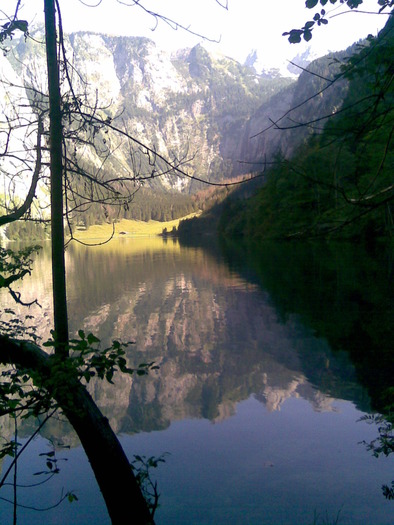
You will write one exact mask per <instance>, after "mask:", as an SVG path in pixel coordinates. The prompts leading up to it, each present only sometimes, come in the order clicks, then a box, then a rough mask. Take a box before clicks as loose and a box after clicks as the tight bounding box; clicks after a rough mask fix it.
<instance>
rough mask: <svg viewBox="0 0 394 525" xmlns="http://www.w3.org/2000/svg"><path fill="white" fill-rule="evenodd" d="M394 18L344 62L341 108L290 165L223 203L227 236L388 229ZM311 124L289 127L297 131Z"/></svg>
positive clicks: (370, 233)
mask: <svg viewBox="0 0 394 525" xmlns="http://www.w3.org/2000/svg"><path fill="white" fill-rule="evenodd" d="M393 30H394V21H393V19H392V18H390V20H389V22H388V24H387V25H386V27H385V29H384V30H383V31H382V32H381V34H380V35H379V37H378V38H377V39H373V38H372V37H370V38H369V39H368V40H367V42H366V43H365V44H363V45H360V46H359V49H358V52H357V53H356V54H353V55H351V56H350V57H349V58H347V59H346V60H344V61H343V62H342V63H341V64H340V66H341V69H340V72H339V73H338V75H337V76H336V80H334V82H340V81H342V80H343V79H347V80H348V82H349V87H348V91H347V95H346V96H345V99H344V101H343V104H342V106H341V107H339V108H338V109H337V110H336V111H335V112H334V113H333V114H332V115H327V118H326V119H324V120H323V119H322V123H323V122H324V121H326V125H325V126H324V130H323V132H322V133H320V134H314V135H313V136H312V138H311V139H309V140H308V141H307V142H306V143H305V144H304V145H303V146H302V147H301V148H300V149H299V150H298V151H297V152H296V153H295V155H294V156H293V158H292V159H291V161H288V160H285V159H283V158H280V157H279V158H277V159H276V160H277V162H276V164H275V167H274V168H273V169H271V170H270V173H269V175H268V182H267V184H266V185H265V187H264V188H262V189H261V190H260V191H259V192H258V194H257V195H256V196H255V197H254V198H253V199H251V200H250V201H249V202H248V203H247V204H245V203H240V202H234V201H233V202H230V203H229V205H228V207H227V209H226V213H225V214H224V216H223V220H222V230H223V231H224V232H225V233H226V234H235V233H236V234H246V235H249V236H253V237H256V238H268V237H271V238H273V237H286V238H294V237H305V236H307V237H314V236H330V235H341V236H346V237H363V238H366V239H367V240H370V239H372V238H376V237H378V236H382V235H385V234H387V233H389V234H392V231H393V212H394V209H393V200H394V184H393V167H394V150H393V133H394V103H393V102H394V90H393V56H394V31H393ZM309 124H311V121H310V122H307V123H301V124H298V123H294V125H293V127H294V128H295V129H296V130H297V129H300V130H301V131H302V130H303V129H304V128H305V126H308V125H309Z"/></svg>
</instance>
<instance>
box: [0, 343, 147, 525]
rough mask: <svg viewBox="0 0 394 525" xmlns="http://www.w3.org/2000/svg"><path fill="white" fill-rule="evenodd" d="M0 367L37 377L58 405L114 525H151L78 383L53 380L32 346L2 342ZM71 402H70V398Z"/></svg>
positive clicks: (122, 457)
mask: <svg viewBox="0 0 394 525" xmlns="http://www.w3.org/2000/svg"><path fill="white" fill-rule="evenodd" d="M0 362H2V363H4V364H13V365H15V366H17V367H18V368H19V369H20V370H25V371H26V372H27V373H29V370H34V371H35V374H34V375H35V377H37V373H38V374H39V378H40V384H39V385H37V386H39V387H40V388H45V389H46V390H48V392H49V394H50V395H51V396H53V399H55V401H56V402H57V403H58V405H59V406H60V408H61V409H62V410H63V412H64V414H65V415H66V416H67V419H68V420H69V421H70V423H71V425H72V426H73V428H74V430H75V431H76V433H77V434H78V437H79V439H80V440H81V444H82V446H83V448H84V450H85V452H86V455H87V457H88V459H89V462H90V464H91V467H92V469H93V472H94V475H95V476H96V480H97V483H98V485H99V487H100V490H101V493H102V495H103V497H104V500H105V503H106V506H107V509H108V513H109V515H110V518H111V521H112V524H113V525H153V524H154V522H153V519H152V517H151V515H150V512H149V509H148V506H147V504H146V501H145V499H144V497H143V495H142V493H141V490H140V487H139V486H138V484H137V481H136V479H135V476H134V474H133V471H132V469H131V466H130V464H129V461H128V459H127V456H126V454H125V453H124V451H123V449H122V446H121V444H120V443H119V440H118V438H117V437H116V435H115V433H114V432H113V430H112V428H111V426H110V424H109V422H108V419H107V418H106V417H104V416H103V415H102V414H101V412H100V410H99V408H98V407H97V405H96V404H95V402H94V401H93V399H92V398H91V396H90V394H89V393H88V391H87V390H86V388H85V387H84V386H83V385H82V384H81V383H80V382H79V380H78V378H77V377H72V376H71V377H70V375H69V374H67V379H66V380H65V381H64V383H63V384H59V377H58V376H56V381H54V380H53V376H52V368H51V357H50V356H49V355H48V354H46V353H45V352H44V351H43V350H41V349H40V348H39V347H37V346H36V345H34V344H32V343H26V342H20V341H14V340H11V339H8V338H6V337H4V336H0ZM70 396H71V397H70Z"/></svg>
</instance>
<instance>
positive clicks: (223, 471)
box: [0, 238, 394, 525]
mask: <svg viewBox="0 0 394 525" xmlns="http://www.w3.org/2000/svg"><path fill="white" fill-rule="evenodd" d="M66 262H67V273H68V299H69V317H70V330H71V331H72V332H73V333H75V332H76V331H77V330H78V329H80V328H83V329H84V330H85V331H86V332H92V333H94V334H95V335H96V336H97V337H99V338H100V339H101V341H102V344H103V345H107V344H108V343H109V342H110V341H111V340H113V339H120V340H122V341H132V342H133V344H132V345H130V346H129V348H128V351H127V358H128V362H129V364H130V365H138V364H139V363H141V362H151V361H154V362H155V363H156V364H157V365H159V367H160V368H159V370H158V371H153V372H151V373H150V374H149V376H147V377H134V376H133V377H132V378H130V377H128V376H127V377H126V376H118V377H116V378H115V381H114V383H115V384H114V385H110V384H108V383H104V382H100V381H99V382H94V383H93V384H92V385H90V391H91V393H92V394H93V396H94V398H95V400H96V402H97V404H98V405H99V406H100V408H101V409H102V410H103V412H104V413H105V415H106V416H107V417H108V418H109V420H110V423H111V425H112V427H113V428H114V429H115V430H116V432H117V433H118V434H119V436H120V438H121V442H122V444H123V446H124V448H125V450H126V452H127V454H128V455H129V457H130V458H131V459H132V458H133V456H134V455H135V454H139V455H145V456H146V457H150V456H156V457H157V456H160V455H162V454H165V457H164V459H165V462H164V463H161V464H160V465H159V467H158V469H157V470H155V471H154V472H153V474H154V478H155V479H156V480H157V483H158V488H159V492H160V494H161V497H160V507H159V509H158V511H157V513H156V523H157V524H158V525H176V524H179V525H181V524H201V525H202V524H215V525H217V524H226V525H231V524H234V525H235V524H242V525H244V524H248V525H260V524H272V525H280V524H286V525H287V524H288V525H296V524H297V525H298V524H313V523H316V524H318V523H321V524H330V523H336V522H337V521H336V519H337V518H338V523H341V524H354V525H356V524H360V525H365V524H378V525H386V524H387V525H389V524H392V523H393V516H394V502H393V501H388V500H386V499H385V498H384V496H383V495H382V489H381V487H382V485H383V484H388V485H389V484H390V483H391V480H392V479H394V461H393V459H394V458H393V456H389V457H379V458H375V457H373V456H372V454H371V452H369V451H367V450H366V447H365V444H363V443H362V442H364V441H365V442H370V441H372V440H373V439H375V438H376V437H377V435H378V430H377V427H376V425H374V424H368V422H366V421H360V418H362V417H363V416H364V415H365V414H368V413H370V412H372V411H373V410H376V409H379V407H380V405H379V403H380V397H379V395H380V391H381V389H382V388H383V386H387V385H390V384H391V386H392V377H393V375H392V372H393V369H392V348H391V345H392V341H393V337H392V336H393V333H392V331H393V329H392V322H390V319H391V321H392V319H393V315H392V314H393V303H392V297H393V296H392V273H391V268H392V267H391V263H390V260H389V259H388V258H387V256H386V255H385V254H384V253H379V254H378V255H376V254H375V255H373V256H372V257H368V256H367V255H366V254H364V253H363V252H361V251H360V249H356V248H355V247H349V246H347V245H341V246H339V247H338V246H334V247H328V246H319V247H315V246H299V245H298V246H296V247H295V246H293V245H285V246H284V245H278V244H268V245H265V246H263V247H259V248H258V249H257V248H256V249H255V248H253V247H252V248H250V247H249V248H248V247H239V246H225V247H223V248H222V249H221V250H219V249H218V248H212V249H204V248H201V247H192V246H190V247H185V246H181V245H180V244H179V243H178V242H177V241H173V240H168V241H165V240H163V239H161V238H145V239H119V240H113V241H111V242H110V243H109V244H107V245H104V246H99V247H91V248H86V247H83V246H79V245H71V246H70V247H69V248H68V249H67V251H66ZM49 276H50V259H49V250H48V247H47V246H45V247H44V249H43V251H42V253H41V254H40V255H39V257H38V258H37V260H36V261H35V267H34V271H33V273H32V275H31V277H27V278H25V279H24V281H23V283H22V284H21V286H20V288H19V290H20V291H21V292H22V293H23V297H24V298H25V300H29V299H33V298H35V297H37V298H38V301H39V303H40V304H41V307H42V308H41V309H38V308H36V307H33V308H32V309H31V311H30V312H29V313H32V314H33V315H34V316H35V320H33V321H32V323H35V324H36V325H37V333H38V334H39V335H40V336H41V337H43V338H45V337H47V336H48V333H49V329H50V327H51V299H50V286H51V283H50V277H49ZM2 301H3V305H7V304H11V303H9V298H8V297H6V296H5V295H4V294H2ZM390 381H391V383H390ZM1 425H2V426H1V428H2V434H3V435H4V436H5V437H9V436H10V435H12V425H11V423H10V422H9V421H5V420H4V418H3V421H2V423H1ZM31 433H32V425H31V424H29V423H27V424H25V426H21V428H20V429H19V436H20V439H19V441H20V442H24V441H25V440H26V439H27V438H28V436H29V435H30V434H31ZM92 439H94V436H92ZM51 447H55V450H56V457H57V458H58V465H59V467H60V473H59V474H58V475H57V476H55V477H54V478H53V479H51V480H50V481H49V482H48V483H45V484H44V485H39V486H36V487H33V488H20V489H19V492H18V502H19V503H20V504H21V505H24V506H26V507H29V506H35V507H40V508H47V507H50V506H51V505H54V504H56V502H57V501H58V500H59V497H61V495H62V494H64V493H66V492H67V491H73V493H75V494H76V495H77V497H78V501H76V502H73V503H68V502H67V501H65V502H63V503H62V504H61V505H60V506H59V507H56V508H54V509H52V510H48V511H45V512H39V511H33V510H29V509H25V508H21V509H20V512H19V516H18V523H20V524H29V525H31V524H42V523H46V524H52V523H53V524H55V523H56V524H71V523H72V524H84V523H88V522H89V523H90V522H92V523H95V524H96V525H99V524H108V523H109V519H108V516H107V514H106V509H105V506H104V504H103V502H102V500H101V497H100V494H99V492H98V489H97V486H96V483H95V481H94V479H93V475H92V473H91V472H90V469H89V465H88V464H87V460H86V458H85V456H84V453H83V451H82V450H81V447H80V446H79V445H78V440H77V438H76V437H75V435H74V434H73V432H72V431H71V429H70V428H69V427H68V425H67V424H66V423H65V422H64V421H57V420H55V419H52V420H50V421H49V423H48V424H47V425H46V426H45V427H44V429H43V431H42V432H41V437H39V438H37V439H35V440H34V442H33V443H32V444H31V445H29V448H28V449H27V451H26V452H25V453H24V455H23V456H24V457H23V459H22V460H21V461H20V463H19V465H18V472H19V482H20V483H21V484H31V483H37V481H38V480H39V479H41V478H42V476H41V477H40V476H34V473H35V472H38V471H42V470H43V468H44V469H45V457H44V456H40V454H42V453H45V452H48V451H50V450H52V448H51ZM65 447H70V448H65ZM5 466H6V461H5V462H4V463H3V465H2V470H3V472H4V470H5ZM114 476H116V472H114ZM62 491H63V492H62ZM11 496H12V492H11V488H10V487H9V488H7V487H5V488H4V489H2V491H0V497H3V498H9V497H11ZM128 504H129V502H125V505H128ZM0 512H1V516H2V519H1V523H12V505H10V504H8V503H6V502H5V501H4V500H0ZM130 512H131V513H132V508H131V507H130Z"/></svg>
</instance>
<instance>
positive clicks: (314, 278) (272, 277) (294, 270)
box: [227, 243, 394, 411]
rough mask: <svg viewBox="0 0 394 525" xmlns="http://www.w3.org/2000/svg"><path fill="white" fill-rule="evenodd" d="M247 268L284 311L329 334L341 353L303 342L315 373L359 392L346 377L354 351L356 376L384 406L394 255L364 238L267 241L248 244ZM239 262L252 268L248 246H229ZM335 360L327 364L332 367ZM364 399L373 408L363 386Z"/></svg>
mask: <svg viewBox="0 0 394 525" xmlns="http://www.w3.org/2000/svg"><path fill="white" fill-rule="evenodd" d="M248 252H249V257H248V261H247V264H248V272H249V273H250V267H253V268H254V271H255V275H254V280H255V281H256V282H257V281H258V282H259V283H261V284H262V286H263V287H264V289H265V290H267V292H268V293H269V294H270V297H271V300H272V302H273V304H275V306H276V308H277V311H278V313H279V315H280V316H281V317H282V319H284V320H285V319H288V318H289V317H291V316H292V315H297V316H298V318H300V319H301V321H302V322H303V323H304V324H305V325H306V326H309V327H311V328H312V329H313V330H314V331H315V332H316V334H317V335H318V336H321V337H325V338H326V339H327V340H328V342H329V344H330V346H331V348H332V349H333V350H334V356H335V358H334V360H332V359H331V361H330V362H329V363H328V364H326V362H325V360H326V359H330V358H329V357H327V356H325V355H324V354H319V353H316V352H311V351H310V350H309V349H308V348H307V347H306V346H305V345H304V346H303V347H301V348H299V349H298V354H299V356H300V359H301V362H302V370H303V373H304V374H305V375H306V377H307V378H308V380H309V381H310V382H312V383H313V384H316V385H319V388H320V389H321V390H322V391H323V392H326V393H328V394H330V395H333V394H334V393H335V394H334V395H336V396H338V397H341V398H343V399H352V396H353V395H354V390H353V389H352V388H350V390H349V383H348V381H347V380H346V374H347V370H348V361H347V360H348V356H350V357H351V360H352V362H353V363H354V366H355V370H356V374H357V379H358V380H359V381H360V382H361V384H362V385H364V386H365V387H366V388H367V391H368V394H369V395H370V397H371V400H372V405H373V408H374V409H376V410H380V411H384V407H385V406H387V404H388V400H387V392H388V391H389V389H390V387H392V385H393V377H392V370H393V369H394V362H393V359H394V356H393V353H392V341H393V339H394V333H393V324H392V319H393V280H392V261H391V259H390V255H389V254H387V253H385V251H384V250H382V251H379V250H376V252H374V253H367V252H366V251H365V249H363V248H362V247H360V246H352V245H347V244H345V243H342V244H340V245H338V244H332V245H327V244H324V245H313V244H308V245H303V244H300V243H297V244H281V243H266V244H264V245H263V246H262V247H260V248H259V247H258V246H254V245H253V246H249V248H248ZM227 257H228V260H229V261H230V263H231V264H232V265H233V266H236V267H237V268H238V270H239V271H240V272H241V273H242V272H243V271H244V270H245V263H244V259H245V257H244V251H242V252H240V251H238V250H237V247H236V246H232V247H231V249H230V248H229V249H228V251H227ZM327 366H328V368H327ZM359 395H362V396H364V398H363V397H358V399H357V403H358V404H359V406H360V408H361V409H364V410H367V405H366V403H367V399H365V393H364V394H363V390H361V389H360V390H359Z"/></svg>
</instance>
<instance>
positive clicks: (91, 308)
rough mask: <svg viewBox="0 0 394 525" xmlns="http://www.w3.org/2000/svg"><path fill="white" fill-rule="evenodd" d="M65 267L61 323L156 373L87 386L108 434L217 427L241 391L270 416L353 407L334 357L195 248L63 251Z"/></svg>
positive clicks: (127, 245)
mask: <svg viewBox="0 0 394 525" xmlns="http://www.w3.org/2000/svg"><path fill="white" fill-rule="evenodd" d="M67 264H68V271H69V297H70V308H69V309H70V326H71V327H73V326H74V327H80V326H81V324H83V325H84V326H85V328H86V329H87V330H90V331H92V332H94V333H95V334H97V335H98V337H100V338H101V339H102V340H103V341H104V342H105V341H108V340H111V339H113V338H119V339H122V340H124V341H129V340H133V341H135V343H136V344H135V345H132V346H131V347H130V349H129V353H128V359H129V362H130V364H138V363H140V362H142V361H155V362H157V363H158V364H159V365H160V370H159V372H158V373H154V374H151V375H149V376H148V377H144V378H143V379H142V380H138V378H130V377H126V376H119V377H117V378H115V387H111V386H110V385H105V384H103V383H101V382H100V383H95V384H93V385H92V386H91V391H92V393H93V395H94V398H95V399H96V401H97V403H98V404H99V405H100V407H101V408H102V409H103V410H104V412H105V413H106V415H107V416H108V417H109V419H110V422H111V425H112V426H113V428H115V429H116V430H117V431H123V432H137V431H140V430H147V431H149V430H157V429H162V428H166V427H167V426H168V425H169V424H170V423H171V421H173V420H177V419H183V418H187V417H196V418H207V419H210V420H213V421H216V420H219V419H223V418H225V417H228V416H229V415H231V414H233V413H234V411H235V406H236V403H237V402H239V401H240V400H243V399H247V398H248V397H249V396H250V395H252V394H255V395H256V397H257V399H259V400H260V401H261V402H262V403H264V404H265V405H266V406H267V408H268V409H269V410H277V409H279V408H280V406H281V404H282V403H283V402H284V401H285V400H286V399H288V398H290V397H303V398H305V399H307V400H309V401H310V403H311V404H312V406H313V407H314V408H315V409H316V410H329V409H330V403H331V402H332V398H333V397H344V398H346V399H352V400H357V401H358V403H359V404H360V401H361V400H362V396H363V394H362V392H361V389H360V388H359V387H358V386H357V384H356V383H355V381H354V372H353V369H352V367H351V366H350V365H349V363H348V361H347V360H346V358H345V357H344V356H336V357H333V356H332V354H331V351H330V349H329V347H328V345H327V344H326V343H325V341H324V340H319V339H317V338H316V337H314V336H313V334H311V333H310V332H309V331H308V330H305V329H304V328H303V327H302V326H301V325H300V323H299V322H297V320H296V319H295V318H290V319H287V320H286V321H283V320H280V319H279V318H278V314H277V311H276V310H275V308H274V307H273V306H272V304H271V303H270V300H269V298H268V296H267V294H265V293H264V292H262V291H261V290H260V289H259V288H258V287H257V286H255V285H253V284H247V283H246V282H245V281H243V280H242V279H241V278H240V277H239V275H238V274H235V273H233V272H231V271H230V270H229V269H228V267H227V266H226V265H224V264H222V263H220V262H218V260H217V259H215V258H214V257H213V256H211V255H209V254H208V253H207V252H205V251H203V250H201V249H182V250H181V249H180V247H179V245H178V244H177V243H175V244H174V243H167V244H164V243H162V241H157V240H154V241H153V242H151V243H148V242H147V241H146V240H145V241H135V240H132V241H129V242H125V241H124V240H120V241H119V242H115V241H114V242H113V243H110V244H109V245H108V246H106V247H102V248H97V249H91V248H90V249H86V248H83V247H76V246H75V247H72V246H71V247H70V248H69V249H68V250H67ZM43 274H45V271H44V269H43ZM93 276H96V277H93ZM95 278H96V279H98V281H99V286H97V283H96V282H95V280H94V279H95ZM82 312H88V315H87V316H86V317H85V319H83V320H81V314H82ZM314 367H316V370H315V369H314ZM305 371H307V374H306V373H305ZM307 377H308V379H309V381H308V379H307ZM310 379H312V382H310ZM321 391H324V392H326V394H323V393H322V392H321Z"/></svg>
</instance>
